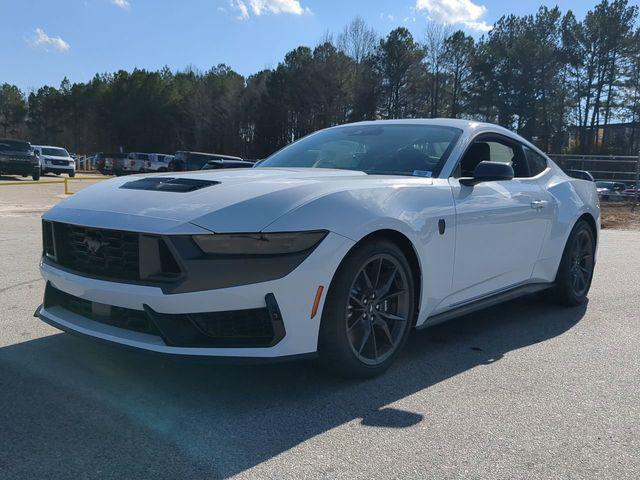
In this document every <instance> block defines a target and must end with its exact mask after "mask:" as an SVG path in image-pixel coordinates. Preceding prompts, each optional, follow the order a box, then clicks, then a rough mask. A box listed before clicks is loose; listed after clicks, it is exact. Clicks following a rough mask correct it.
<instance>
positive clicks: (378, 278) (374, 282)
mask: <svg viewBox="0 0 640 480" xmlns="http://www.w3.org/2000/svg"><path fill="white" fill-rule="evenodd" d="M382 261H383V260H382V258H380V260H379V261H378V265H377V268H376V275H375V277H374V279H375V280H374V281H373V289H374V290H376V289H377V288H378V284H379V283H380V272H381V271H382Z"/></svg>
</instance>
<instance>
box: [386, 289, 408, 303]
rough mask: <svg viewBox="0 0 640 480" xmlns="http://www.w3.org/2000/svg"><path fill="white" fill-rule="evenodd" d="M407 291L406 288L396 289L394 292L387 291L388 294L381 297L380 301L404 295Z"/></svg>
mask: <svg viewBox="0 0 640 480" xmlns="http://www.w3.org/2000/svg"><path fill="white" fill-rule="evenodd" d="M405 292H406V290H396V291H395V292H393V293H387V294H386V295H383V296H382V297H380V302H384V301H385V300H391V299H392V298H395V297H397V296H399V295H404V294H405Z"/></svg>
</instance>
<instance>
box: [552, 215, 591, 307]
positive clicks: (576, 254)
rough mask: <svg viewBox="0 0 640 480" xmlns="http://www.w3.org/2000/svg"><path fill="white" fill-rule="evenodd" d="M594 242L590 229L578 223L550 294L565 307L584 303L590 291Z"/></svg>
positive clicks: (566, 247) (585, 223)
mask: <svg viewBox="0 0 640 480" xmlns="http://www.w3.org/2000/svg"><path fill="white" fill-rule="evenodd" d="M595 249H596V242H595V238H594V235H593V232H592V230H591V227H590V226H589V224H587V222H585V221H584V220H580V221H579V222H578V223H577V224H576V225H575V226H574V227H573V230H572V231H571V234H570V235H569V239H568V240H567V244H566V246H565V249H564V253H563V254H562V260H561V261H560V267H559V268H558V273H557V275H556V285H555V287H554V288H553V289H552V291H551V293H552V295H553V298H554V299H555V300H556V301H558V302H559V303H561V304H563V305H567V306H576V305H581V304H583V303H584V302H585V301H586V299H587V294H588V293H589V289H590V288H591V280H592V278H593V269H594V267H595Z"/></svg>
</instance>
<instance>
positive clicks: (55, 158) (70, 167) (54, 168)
mask: <svg viewBox="0 0 640 480" xmlns="http://www.w3.org/2000/svg"><path fill="white" fill-rule="evenodd" d="M33 150H34V151H35V152H37V153H38V155H39V156H40V171H41V173H42V175H44V174H45V173H48V172H51V173H55V174H56V175H60V174H61V173H66V174H67V175H69V176H70V177H75V176H76V161H75V160H74V159H73V158H71V155H69V152H67V150H66V149H64V148H62V147H52V146H50V145H33Z"/></svg>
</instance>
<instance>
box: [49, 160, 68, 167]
mask: <svg viewBox="0 0 640 480" xmlns="http://www.w3.org/2000/svg"><path fill="white" fill-rule="evenodd" d="M51 163H52V164H54V165H65V166H68V165H69V162H67V161H66V160H51Z"/></svg>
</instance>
